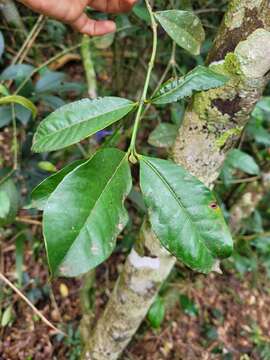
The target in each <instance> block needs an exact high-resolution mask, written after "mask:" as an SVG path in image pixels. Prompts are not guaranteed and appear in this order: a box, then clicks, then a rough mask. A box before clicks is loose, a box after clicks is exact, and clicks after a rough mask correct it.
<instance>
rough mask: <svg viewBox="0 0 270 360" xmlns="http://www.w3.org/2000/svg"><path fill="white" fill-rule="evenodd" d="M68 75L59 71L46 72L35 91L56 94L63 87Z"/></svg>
mask: <svg viewBox="0 0 270 360" xmlns="http://www.w3.org/2000/svg"><path fill="white" fill-rule="evenodd" d="M65 78H66V75H65V74H64V73H62V72H57V71H50V70H48V71H46V72H45V73H44V74H42V76H41V77H40V79H39V80H38V81H37V83H36V86H35V91H36V92H37V93H38V94H40V93H46V92H55V91H57V90H58V89H59V87H61V85H62V84H63V81H64V80H65Z"/></svg>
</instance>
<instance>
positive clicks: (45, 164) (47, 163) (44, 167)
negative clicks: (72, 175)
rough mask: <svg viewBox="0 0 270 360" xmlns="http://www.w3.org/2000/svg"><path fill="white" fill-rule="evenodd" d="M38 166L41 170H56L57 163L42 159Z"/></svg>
mask: <svg viewBox="0 0 270 360" xmlns="http://www.w3.org/2000/svg"><path fill="white" fill-rule="evenodd" d="M38 167H39V168H40V170H43V171H47V172H52V173H54V172H56V171H57V168H56V166H55V165H53V164H52V163H51V162H50V161H40V162H39V163H38Z"/></svg>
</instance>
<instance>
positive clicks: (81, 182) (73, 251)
mask: <svg viewBox="0 0 270 360" xmlns="http://www.w3.org/2000/svg"><path fill="white" fill-rule="evenodd" d="M130 189H131V175H130V168H129V165H128V158H127V155H126V154H125V153H123V152H122V151H120V150H117V149H104V150H100V151H99V152H97V153H96V154H95V155H94V156H93V157H92V158H91V159H90V160H89V161H87V162H86V163H84V164H82V165H80V166H79V167H77V168H75V169H74V170H73V171H72V172H71V173H69V174H68V175H67V176H66V177H65V178H64V180H63V181H62V182H61V183H60V185H59V186H58V187H57V188H56V190H55V191H54V192H53V194H52V195H51V196H50V198H49V200H48V202H47V204H46V207H45V210H44V217H43V226H44V238H45V242H46V247H47V254H48V260H49V265H50V269H51V271H52V273H53V274H59V273H60V274H61V275H65V276H77V275H79V274H82V273H85V272H87V271H89V270H90V269H92V268H94V267H95V266H97V265H98V264H100V263H101V262H103V261H104V260H105V259H107V257H108V256H109V255H110V254H111V252H112V251H113V249H114V246H115V241H116V237H117V235H118V234H119V233H120V231H121V230H122V229H123V228H124V226H125V224H126V222H127V212H126V210H125V208H124V206H123V201H124V199H125V198H126V196H127V194H128V193H129V191H130ZM62 204H65V207H64V208H63V206H62ZM55 229H57V231H55Z"/></svg>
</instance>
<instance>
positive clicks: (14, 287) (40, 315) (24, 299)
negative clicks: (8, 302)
mask: <svg viewBox="0 0 270 360" xmlns="http://www.w3.org/2000/svg"><path fill="white" fill-rule="evenodd" d="M0 280H2V281H3V282H4V283H5V284H6V285H8V286H9V287H10V288H11V289H12V290H13V291H14V292H15V293H16V294H17V295H18V296H19V297H20V298H21V299H22V300H23V301H25V302H26V304H27V305H29V306H30V308H31V309H32V310H33V311H34V313H35V314H36V315H37V316H38V317H39V318H40V319H41V320H42V321H43V322H44V323H45V324H46V325H47V326H49V327H50V328H51V329H53V330H54V331H56V332H57V333H59V334H62V335H64V336H67V334H65V333H64V332H63V331H62V330H60V329H57V328H56V327H55V326H54V325H53V324H52V323H51V322H50V321H49V320H47V319H46V318H45V316H44V315H43V314H42V313H41V312H40V311H39V310H38V309H37V308H36V307H35V306H34V305H33V304H32V303H31V301H29V300H28V299H27V297H26V296H25V295H24V294H23V293H22V292H21V291H20V290H19V289H17V288H16V286H14V285H13V284H12V283H11V282H10V281H9V280H8V279H7V278H6V277H5V275H3V274H2V273H1V272H0Z"/></svg>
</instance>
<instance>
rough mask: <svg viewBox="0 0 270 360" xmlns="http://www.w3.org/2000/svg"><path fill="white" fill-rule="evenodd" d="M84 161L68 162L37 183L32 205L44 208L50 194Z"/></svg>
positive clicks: (40, 208) (32, 196) (33, 192)
mask: <svg viewBox="0 0 270 360" xmlns="http://www.w3.org/2000/svg"><path fill="white" fill-rule="evenodd" d="M83 162H84V161H82V160H77V161H74V162H73V163H71V164H68V165H67V166H65V167H64V168H63V169H61V170H59V171H58V172H57V173H56V174H53V175H51V176H49V177H47V178H46V179H45V180H43V181H42V182H41V183H40V184H39V185H37V186H36V187H35V188H34V190H33V191H32V193H31V200H32V203H31V206H30V207H34V208H38V209H39V210H44V207H45V205H46V203H47V201H48V199H49V197H50V195H51V194H52V193H53V192H54V190H55V189H56V188H57V186H58V185H59V184H60V183H61V181H62V180H63V179H64V177H65V176H66V175H67V174H69V173H70V172H71V171H73V170H74V169H75V168H76V167H78V166H79V165H81V164H82V163H83Z"/></svg>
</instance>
